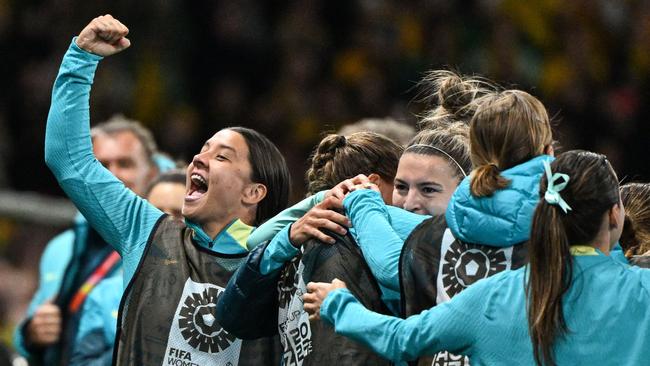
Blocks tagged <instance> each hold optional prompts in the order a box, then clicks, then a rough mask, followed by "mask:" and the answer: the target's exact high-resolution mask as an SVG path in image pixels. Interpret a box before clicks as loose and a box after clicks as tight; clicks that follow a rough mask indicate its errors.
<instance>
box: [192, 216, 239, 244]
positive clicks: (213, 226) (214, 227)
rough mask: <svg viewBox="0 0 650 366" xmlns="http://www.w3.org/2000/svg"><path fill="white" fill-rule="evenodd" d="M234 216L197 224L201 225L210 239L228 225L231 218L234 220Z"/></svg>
mask: <svg viewBox="0 0 650 366" xmlns="http://www.w3.org/2000/svg"><path fill="white" fill-rule="evenodd" d="M235 219H236V218H235V217H232V218H228V219H224V220H214V221H210V222H207V223H202V224H199V225H200V226H201V229H203V231H204V232H205V233H206V234H207V235H208V236H209V237H210V238H212V239H214V238H216V237H217V235H219V233H220V232H221V231H222V230H223V229H224V228H225V227H226V226H228V225H229V224H230V223H231V222H232V221H233V220H235Z"/></svg>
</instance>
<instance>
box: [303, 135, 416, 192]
mask: <svg viewBox="0 0 650 366" xmlns="http://www.w3.org/2000/svg"><path fill="white" fill-rule="evenodd" d="M402 151H403V148H402V147H401V146H400V145H398V144H396V143H395V142H393V141H392V140H391V139H389V138H387V137H384V136H382V135H380V134H377V133H373V132H356V133H353V134H351V135H350V136H348V137H345V136H341V135H335V134H331V135H327V136H325V138H323V140H322V141H321V142H320V144H318V147H316V150H315V151H314V153H313V154H312V157H311V167H310V168H309V170H307V174H306V177H307V191H308V194H314V193H316V192H319V191H322V190H325V189H330V188H332V187H334V186H335V185H336V184H338V183H339V182H341V181H344V180H346V179H349V178H352V177H355V176H357V175H359V174H366V175H369V174H372V173H375V174H378V175H379V176H380V177H381V178H382V179H384V180H385V181H387V182H392V181H393V179H395V174H396V173H397V164H398V163H399V158H400V156H401V155H402Z"/></svg>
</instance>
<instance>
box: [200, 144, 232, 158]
mask: <svg viewBox="0 0 650 366" xmlns="http://www.w3.org/2000/svg"><path fill="white" fill-rule="evenodd" d="M203 146H206V147H207V148H208V149H209V148H210V141H206V142H205V144H203ZM217 148H219V149H227V150H231V151H232V152H233V154H235V156H237V150H235V148H234V147H232V146H228V145H224V144H218V145H217Z"/></svg>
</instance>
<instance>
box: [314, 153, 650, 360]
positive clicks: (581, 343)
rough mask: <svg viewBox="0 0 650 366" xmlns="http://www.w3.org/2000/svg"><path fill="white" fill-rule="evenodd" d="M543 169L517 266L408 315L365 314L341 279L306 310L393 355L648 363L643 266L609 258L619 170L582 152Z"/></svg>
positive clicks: (648, 279)
mask: <svg viewBox="0 0 650 366" xmlns="http://www.w3.org/2000/svg"><path fill="white" fill-rule="evenodd" d="M548 170H549V172H548V174H547V175H545V176H544V178H543V180H542V183H541V185H540V189H539V196H540V197H541V198H542V201H540V204H539V205H538V206H537V209H536V211H535V215H534V218H533V225H532V234H531V241H530V260H531V263H530V264H529V265H527V266H525V267H524V268H521V269H519V270H516V271H506V272H502V273H499V274H497V275H495V276H493V277H490V278H488V279H484V280H481V281H479V282H478V283H476V284H475V285H473V286H470V287H469V288H468V289H466V290H465V291H463V292H462V293H460V294H459V295H457V296H455V297H454V298H453V299H452V300H451V301H448V302H446V303H444V304H441V305H438V306H435V307H433V308H431V309H430V310H426V311H424V312H423V313H421V314H419V315H414V316H411V317H409V318H407V319H398V318H393V317H390V316H384V315H379V314H375V313H371V312H369V311H368V310H366V309H365V308H364V307H363V306H362V305H360V303H359V302H358V301H357V300H356V299H354V297H353V296H351V294H350V293H349V291H347V290H346V289H344V288H341V287H344V284H342V283H341V282H340V281H334V282H333V284H323V283H320V284H316V283H311V284H309V285H308V289H309V291H310V293H309V294H307V295H305V301H306V304H305V309H306V310H307V311H309V312H310V313H311V314H313V316H315V317H319V316H320V317H321V318H322V319H323V320H324V321H326V322H328V323H331V324H332V325H333V326H334V327H335V328H336V331H337V333H340V334H344V335H346V336H349V337H351V338H353V339H355V340H357V341H360V342H362V343H363V344H366V345H367V346H369V347H371V348H372V349H373V350H375V351H376V352H378V353H379V354H381V355H383V356H384V357H387V358H390V359H392V360H394V361H403V360H410V359H414V358H416V357H418V356H420V355H431V354H434V353H436V352H439V351H441V350H445V349H446V350H449V351H451V352H456V353H460V354H465V355H468V356H469V357H470V360H471V362H472V365H529V364H535V363H536V362H537V364H542V363H544V364H560V365H564V364H572V365H577V364H582V365H595V364H602V365H614V364H617V365H639V364H644V363H646V362H647V350H648V349H650V312H648V308H650V271H648V270H644V269H640V268H635V267H630V266H628V265H625V264H622V263H620V262H618V261H616V260H614V259H613V258H611V257H610V256H609V254H610V249H611V248H612V247H613V246H614V245H615V243H616V242H617V240H618V239H619V237H620V234H621V231H622V227H623V222H624V209H623V207H622V204H621V201H620V196H619V192H618V179H617V177H616V174H615V173H614V172H613V169H612V168H611V166H610V165H609V163H608V162H607V160H606V158H605V157H604V156H602V155H597V154H594V153H589V152H582V151H572V152H568V153H565V154H563V155H561V156H560V157H559V158H558V159H557V160H556V161H555V162H553V163H552V164H551V165H550V166H549V168H548ZM547 177H548V178H547ZM612 299H615V301H612Z"/></svg>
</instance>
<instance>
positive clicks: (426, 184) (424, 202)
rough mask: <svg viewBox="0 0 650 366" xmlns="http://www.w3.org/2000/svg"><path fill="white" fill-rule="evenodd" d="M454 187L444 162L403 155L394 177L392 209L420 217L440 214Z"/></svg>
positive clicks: (433, 156) (435, 156) (456, 181)
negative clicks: (398, 209) (403, 210)
mask: <svg viewBox="0 0 650 366" xmlns="http://www.w3.org/2000/svg"><path fill="white" fill-rule="evenodd" d="M458 183H460V181H459V179H458V178H457V177H455V176H454V170H453V169H452V167H451V166H450V165H449V163H448V162H447V160H445V159H444V158H442V157H440V156H437V155H422V154H414V153H406V154H404V155H402V158H401V159H400V161H399V166H398V167H397V174H396V175H395V187H394V189H393V205H394V206H397V207H401V208H403V209H405V210H407V211H411V212H414V213H418V214H421V215H439V214H443V213H444V212H445V211H446V210H447V204H448V203H449V199H450V198H451V195H452V193H454V190H455V189H456V187H457V186H458Z"/></svg>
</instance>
